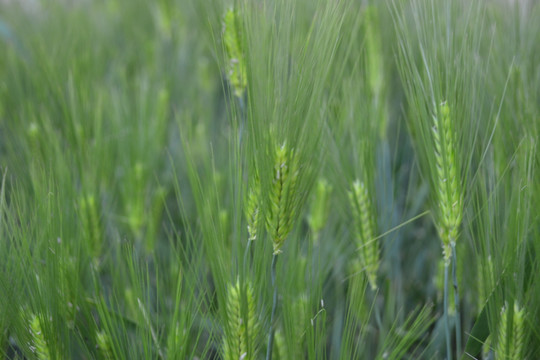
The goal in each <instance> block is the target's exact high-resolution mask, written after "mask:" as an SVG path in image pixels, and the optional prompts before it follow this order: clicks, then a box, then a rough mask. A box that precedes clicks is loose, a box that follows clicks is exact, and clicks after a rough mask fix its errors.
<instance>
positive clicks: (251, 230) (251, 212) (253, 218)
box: [245, 176, 261, 241]
mask: <svg viewBox="0 0 540 360" xmlns="http://www.w3.org/2000/svg"><path fill="white" fill-rule="evenodd" d="M260 202H261V184H260V181H259V177H258V176H255V180H254V181H253V183H252V184H251V186H250V188H249V190H248V196H247V199H246V207H245V215H246V219H247V230H248V235H249V239H248V240H250V241H251V240H255V239H257V228H258V226H259V220H260V217H261V211H260V210H261V209H260Z"/></svg>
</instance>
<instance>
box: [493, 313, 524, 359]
mask: <svg viewBox="0 0 540 360" xmlns="http://www.w3.org/2000/svg"><path fill="white" fill-rule="evenodd" d="M508 313H509V310H508V308H507V307H504V308H503V309H502V311H501V318H500V325H499V335H498V337H497V346H496V348H495V354H496V359H502V360H507V359H508V360H518V359H523V347H524V345H525V336H524V335H525V332H524V320H525V309H523V308H520V307H519V306H518V305H517V304H514V317H513V318H512V319H510V317H509V316H508V315H509V314H508Z"/></svg>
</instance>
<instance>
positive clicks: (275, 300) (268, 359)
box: [266, 253, 278, 360]
mask: <svg viewBox="0 0 540 360" xmlns="http://www.w3.org/2000/svg"><path fill="white" fill-rule="evenodd" d="M277 259H278V254H275V253H274V255H273V256H272V270H271V279H272V288H273V289H274V294H273V296H272V313H271V315H270V333H269V334H268V347H267V349H266V360H272V350H273V348H274V321H275V317H276V311H277V305H278V291H277V286H276V264H277Z"/></svg>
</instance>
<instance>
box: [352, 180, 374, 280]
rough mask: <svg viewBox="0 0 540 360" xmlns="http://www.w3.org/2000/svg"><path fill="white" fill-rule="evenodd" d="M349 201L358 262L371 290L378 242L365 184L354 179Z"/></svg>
mask: <svg viewBox="0 0 540 360" xmlns="http://www.w3.org/2000/svg"><path fill="white" fill-rule="evenodd" d="M349 202H350V206H351V209H352V214H353V217H354V222H355V225H356V238H357V242H358V243H357V246H358V248H359V251H360V263H361V266H362V267H363V269H364V270H365V271H366V274H367V277H368V281H369V284H370V286H371V289H372V290H376V289H377V271H378V269H379V243H378V241H377V240H374V239H375V236H374V220H373V209H372V207H371V201H370V200H369V194H368V191H367V188H366V186H365V184H364V183H363V182H362V181H360V180H356V181H355V182H354V183H353V186H352V190H351V191H349Z"/></svg>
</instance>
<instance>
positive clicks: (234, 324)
mask: <svg viewBox="0 0 540 360" xmlns="http://www.w3.org/2000/svg"><path fill="white" fill-rule="evenodd" d="M243 290H244V293H245V298H244V299H245V300H244V301H245V302H244V301H242V293H243V292H242V287H241V286H240V282H239V281H238V280H237V281H236V283H235V284H234V285H230V286H229V290H228V293H227V326H226V329H225V337H224V344H223V358H224V359H225V360H237V359H246V360H247V359H254V358H255V357H256V343H255V340H256V338H257V335H258V330H259V326H258V321H257V315H256V304H255V296H254V293H253V287H252V286H251V284H249V283H248V284H246V285H245V286H244V287H243ZM243 303H244V304H245V309H246V311H245V312H244V311H243V310H242V309H243V307H242V304H243Z"/></svg>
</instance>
